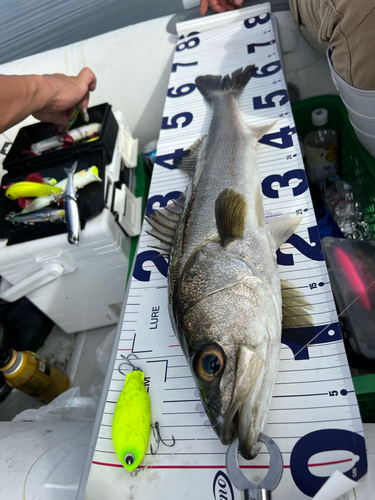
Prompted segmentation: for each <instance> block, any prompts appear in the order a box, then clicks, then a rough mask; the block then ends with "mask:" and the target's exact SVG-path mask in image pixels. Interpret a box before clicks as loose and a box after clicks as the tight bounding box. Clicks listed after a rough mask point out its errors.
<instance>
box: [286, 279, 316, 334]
mask: <svg viewBox="0 0 375 500" xmlns="http://www.w3.org/2000/svg"><path fill="white" fill-rule="evenodd" d="M280 281H281V296H282V303H283V306H282V311H283V322H282V327H283V329H284V328H285V329H286V328H302V327H306V326H313V325H314V322H313V318H312V316H311V314H310V311H312V310H313V309H314V308H313V306H312V305H311V304H310V303H309V302H308V300H307V299H306V297H305V295H304V293H303V292H301V291H300V290H298V288H296V287H295V286H294V285H293V284H292V283H290V282H289V281H286V280H280Z"/></svg>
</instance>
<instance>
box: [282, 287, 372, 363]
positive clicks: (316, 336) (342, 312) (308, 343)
mask: <svg viewBox="0 0 375 500" xmlns="http://www.w3.org/2000/svg"><path fill="white" fill-rule="evenodd" d="M374 283H375V279H374V280H372V282H371V283H370V284H369V285H368V286H367V288H365V289H364V290H363V292H361V293H360V294H359V295H358V297H356V298H355V299H354V300H353V302H351V303H350V304H349V305H348V306H347V307H345V309H344V310H343V311H341V313H340V314H338V316H337V319H338V318H340V316H342V315H343V314H344V313H345V312H346V311H347V310H348V309H349V308H350V307H351V306H352V305H353V304H354V303H355V302H356V301H357V300H358V299H359V298H360V297H361V296H362V295H363V294H364V293H365V292H367V290H368V289H369V288H370V286H372V285H373V284H374ZM331 325H333V322H332V323H330V324H329V325H327V326H326V327H324V328H323V330H321V331H320V332H319V333H317V334H316V335H315V337H313V338H312V339H311V340H309V341H308V342H307V344H305V345H304V346H303V347H302V348H301V349H300V350H299V351H298V352H297V353H295V354H294V359H295V357H296V356H297V355H298V354H299V353H300V352H301V351H303V350H304V349H305V347H307V346H309V345H310V344H311V342H313V341H314V340H315V339H317V338H318V337H319V335H321V334H322V333H323V332H325V331H326V330H327V328H329V327H330V326H331ZM290 359H292V358H290Z"/></svg>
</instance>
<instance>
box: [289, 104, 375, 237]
mask: <svg viewBox="0 0 375 500" xmlns="http://www.w3.org/2000/svg"><path fill="white" fill-rule="evenodd" d="M317 108H325V109H326V110H327V111H328V125H327V126H328V127H329V128H333V129H335V130H337V131H338V132H339V167H340V172H339V173H340V175H341V176H342V177H344V179H346V180H348V181H357V182H358V183H359V184H360V185H361V187H362V193H363V197H364V204H363V205H364V207H363V208H364V220H365V221H366V222H367V224H368V226H367V229H368V231H369V233H370V235H371V239H375V158H374V157H373V156H372V155H370V153H368V152H367V150H366V149H365V148H364V147H363V146H362V144H361V143H360V142H359V140H358V139H357V136H356V135H355V132H354V129H353V127H352V125H351V123H350V120H349V117H348V112H347V110H346V108H345V105H344V104H343V102H342V100H341V97H339V96H334V95H322V96H318V97H311V98H310V99H305V100H304V101H298V102H296V103H294V104H292V110H293V116H294V120H295V122H296V127H297V132H298V135H300V136H302V137H304V136H305V135H306V133H307V132H308V131H309V130H310V129H311V126H312V123H311V113H312V112H313V111H314V109H317Z"/></svg>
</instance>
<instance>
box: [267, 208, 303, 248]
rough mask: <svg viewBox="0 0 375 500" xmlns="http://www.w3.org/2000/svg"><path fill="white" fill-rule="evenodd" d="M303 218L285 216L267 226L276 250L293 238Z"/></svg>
mask: <svg viewBox="0 0 375 500" xmlns="http://www.w3.org/2000/svg"><path fill="white" fill-rule="evenodd" d="M303 218H304V215H296V214H284V215H280V216H278V217H275V218H274V219H272V220H271V222H270V223H269V224H267V229H268V232H269V234H270V236H271V238H272V239H273V241H274V243H275V250H277V249H278V248H280V247H281V245H282V244H283V243H285V242H286V240H287V239H288V238H290V237H291V236H292V234H293V233H294V232H295V231H296V229H297V227H298V225H299V223H300V222H301V221H302V219H303Z"/></svg>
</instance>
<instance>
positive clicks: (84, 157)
mask: <svg viewBox="0 0 375 500" xmlns="http://www.w3.org/2000/svg"><path fill="white" fill-rule="evenodd" d="M94 108H96V109H102V110H103V111H104V115H105V116H106V118H105V120H106V121H107V123H109V124H110V123H111V122H113V120H114V121H115V123H116V126H113V124H112V125H110V127H109V128H107V129H106V128H105V127H104V129H103V130H104V137H103V140H102V141H101V143H98V141H94V142H92V143H86V144H81V145H80V146H79V145H77V146H73V147H72V148H67V150H68V149H71V151H69V152H67V150H65V149H62V150H59V151H52V152H50V153H45V156H46V157H47V156H48V157H49V158H50V159H49V160H48V162H47V161H43V163H40V161H39V162H36V160H37V159H38V158H39V157H32V158H27V159H26V161H27V162H29V163H25V162H23V159H22V158H21V156H22V155H21V154H20V151H19V150H18V149H17V148H16V145H17V144H18V145H19V147H20V148H22V147H24V143H23V142H22V141H23V140H24V139H25V137H28V138H29V140H32V141H34V140H43V139H44V138H45V137H43V136H37V135H36V133H35V135H33V134H34V132H30V131H31V130H32V128H33V127H35V129H37V128H38V129H39V127H40V125H45V124H39V123H38V124H35V125H31V126H30V127H25V128H24V129H20V131H19V133H18V135H17V138H16V140H15V142H14V144H13V146H12V149H11V151H12V150H13V152H12V157H11V160H12V161H9V162H6V161H5V162H4V166H5V168H7V169H8V173H7V174H5V175H4V176H3V179H2V185H6V184H9V183H11V182H17V181H19V180H25V177H26V175H27V174H29V173H35V172H40V173H41V175H42V176H43V177H53V178H55V179H56V180H57V181H59V180H61V179H63V178H66V173H65V171H64V168H70V167H71V166H72V164H73V162H74V161H78V167H77V171H80V170H82V169H86V168H88V167H91V166H92V165H96V167H97V168H98V170H99V177H100V179H101V180H102V182H93V183H91V184H88V185H87V186H85V187H83V188H82V189H80V190H79V191H77V193H78V207H79V212H80V221H81V232H80V242H79V245H78V246H75V245H71V244H70V243H69V242H68V239H67V230H66V224H65V223H64V222H58V223H53V222H44V223H38V224H35V225H33V226H28V225H27V226H26V225H24V224H19V225H13V224H12V223H11V222H8V221H6V220H5V219H4V217H5V215H6V214H7V213H9V211H20V210H21V209H20V208H19V207H18V206H17V201H12V200H9V199H8V198H6V197H5V191H4V190H1V192H0V275H1V277H2V279H1V283H0V298H2V299H4V300H6V301H9V302H12V301H15V300H17V299H18V298H20V297H23V296H26V297H27V298H28V299H29V300H31V302H33V303H34V304H35V305H36V306H37V307H38V308H39V309H40V310H42V311H43V312H44V313H45V314H46V315H47V316H48V317H49V318H51V319H52V320H53V321H54V322H55V323H56V324H57V325H59V326H60V327H61V328H62V329H63V330H65V332H67V333H74V332H78V331H82V330H91V329H94V328H98V327H101V326H106V325H111V324H115V323H117V321H118V318H119V314H120V310H121V306H122V302H123V298H124V294H125V288H126V282H127V278H128V274H129V266H130V263H131V260H130V259H131V255H132V253H134V250H132V248H133V246H134V244H133V239H134V238H133V237H135V236H137V235H138V234H140V231H141V223H142V203H143V198H145V196H146V191H145V189H146V188H145V183H144V181H142V180H141V182H140V184H139V185H138V186H137V184H138V177H139V175H138V174H139V170H140V169H139V165H138V166H137V147H138V143H137V139H133V138H132V137H131V134H130V132H129V131H128V129H127V127H126V123H125V120H124V117H123V116H122V114H121V113H119V112H115V113H113V112H112V110H111V106H109V105H108V104H105V105H102V106H95V107H94ZM94 108H90V109H89V110H88V111H89V114H90V118H91V117H92V116H94V115H93V114H92V112H91V111H92V109H94ZM104 115H103V116H104ZM47 125H48V124H47ZM25 129H27V133H26V132H25ZM109 129H110V130H109ZM18 139H19V141H21V142H18ZM95 143H96V145H95V147H94V144H95ZM15 148H16V149H15ZM74 148H77V149H75V153H74V152H73V149H74ZM110 148H112V149H110ZM11 151H9V153H8V154H10V153H11ZM73 153H74V154H73ZM42 156H43V154H42V155H41V157H42ZM17 158H18V160H17ZM134 158H135V160H134ZM7 159H8V158H7ZM135 193H136V194H137V196H136V195H135ZM53 206H54V205H51V206H50V207H51V208H52V207H53ZM55 206H56V205H55Z"/></svg>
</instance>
